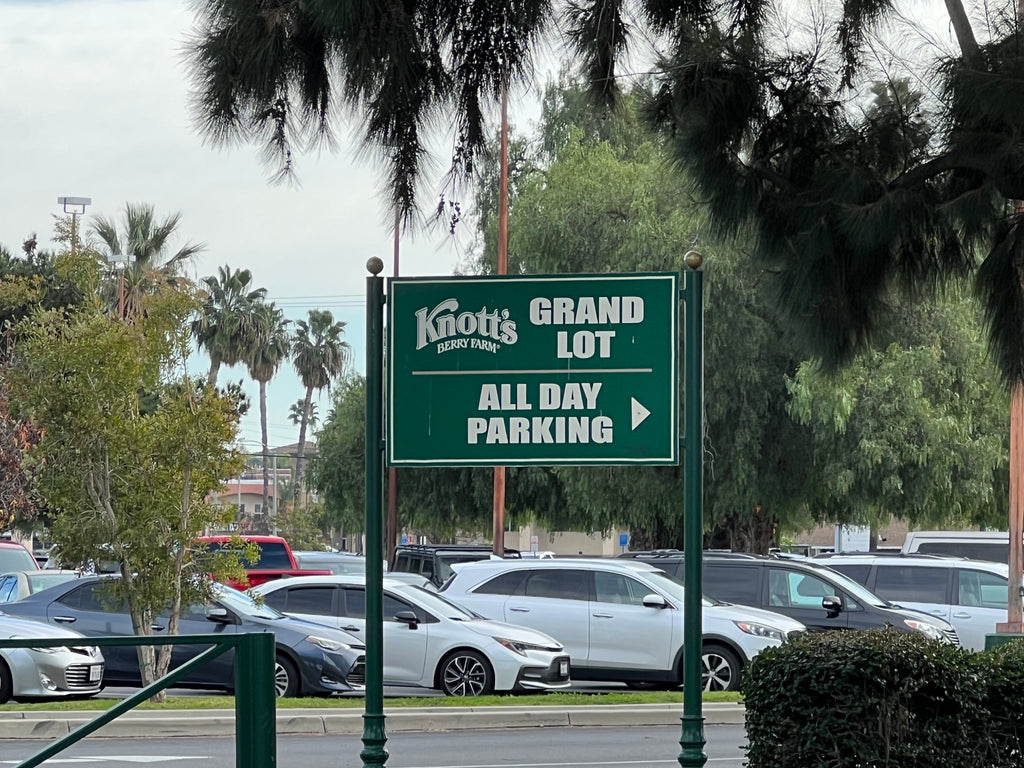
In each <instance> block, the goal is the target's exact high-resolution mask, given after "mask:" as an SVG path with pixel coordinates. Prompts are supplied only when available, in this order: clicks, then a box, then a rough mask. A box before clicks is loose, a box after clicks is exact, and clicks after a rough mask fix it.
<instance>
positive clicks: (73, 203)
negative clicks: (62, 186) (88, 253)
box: [57, 197, 92, 256]
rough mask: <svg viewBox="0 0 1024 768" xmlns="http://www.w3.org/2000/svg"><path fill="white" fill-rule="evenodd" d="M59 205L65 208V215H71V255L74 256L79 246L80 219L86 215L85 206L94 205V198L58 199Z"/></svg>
mask: <svg viewBox="0 0 1024 768" xmlns="http://www.w3.org/2000/svg"><path fill="white" fill-rule="evenodd" d="M57 204H58V205H62V206H64V213H70V214H71V255H72V256H74V255H75V252H76V251H77V246H78V217H79V216H84V215H85V206H87V205H92V198H91V197H58V198H57ZM79 209H81V210H79Z"/></svg>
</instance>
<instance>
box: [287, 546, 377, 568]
mask: <svg viewBox="0 0 1024 768" xmlns="http://www.w3.org/2000/svg"><path fill="white" fill-rule="evenodd" d="M292 554H293V555H294V556H295V561H296V562H297V563H298V564H299V568H301V569H303V570H311V569H312V570H318V571H330V572H331V573H366V558H365V557H363V556H362V555H356V554H352V553H350V552H313V551H299V550H293V551H292Z"/></svg>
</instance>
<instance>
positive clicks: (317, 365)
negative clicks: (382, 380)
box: [292, 309, 352, 501]
mask: <svg viewBox="0 0 1024 768" xmlns="http://www.w3.org/2000/svg"><path fill="white" fill-rule="evenodd" d="M308 317H309V320H308V322H307V321H306V320H299V321H298V323H296V327H295V333H294V334H293V336H292V365H293V366H294V367H295V372H296V373H297V374H298V375H299V380H300V381H301V382H302V386H304V387H305V388H306V396H305V398H304V399H303V401H302V421H300V422H299V445H298V456H297V457H296V459H295V497H294V498H295V499H296V501H297V500H298V499H299V495H300V492H301V488H302V470H303V464H304V461H303V460H304V458H305V454H306V429H307V427H308V426H309V417H310V413H311V411H312V406H313V393H314V392H319V391H320V390H323V389H328V390H330V387H331V382H333V381H336V380H337V379H339V378H340V377H341V376H342V375H343V374H344V373H345V370H346V368H347V367H348V364H349V359H350V356H351V353H352V349H351V347H350V346H349V344H348V342H347V341H345V340H344V339H342V336H343V335H344V333H345V323H344V322H342V321H341V320H338V321H335V319H334V315H333V314H331V312H329V311H327V310H326V309H311V310H309V315H308Z"/></svg>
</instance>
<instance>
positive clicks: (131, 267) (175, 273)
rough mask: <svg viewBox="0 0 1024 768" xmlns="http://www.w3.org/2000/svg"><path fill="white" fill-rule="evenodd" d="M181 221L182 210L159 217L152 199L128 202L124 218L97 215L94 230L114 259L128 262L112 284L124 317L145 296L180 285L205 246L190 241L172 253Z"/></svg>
mask: <svg viewBox="0 0 1024 768" xmlns="http://www.w3.org/2000/svg"><path fill="white" fill-rule="evenodd" d="M180 221H181V214H180V213H173V214H171V215H169V216H167V217H166V218H164V219H163V220H159V221H158V220H157V217H156V214H155V213H154V211H153V206H152V205H151V204H148V203H136V204H133V203H126V204H125V207H124V211H123V212H122V215H121V219H120V221H117V220H116V219H113V218H107V217H105V216H96V217H95V218H94V219H93V222H92V225H91V227H90V229H91V231H92V234H94V235H95V236H96V237H98V238H99V240H100V242H101V243H102V244H103V245H104V246H105V247H106V253H104V254H103V256H104V258H106V260H107V261H108V262H110V263H114V262H124V265H123V267H122V269H121V273H120V275H119V277H118V279H117V280H116V281H114V282H111V283H110V284H108V296H107V299H108V302H109V303H110V304H111V305H112V306H116V307H119V310H118V311H119V312H120V313H121V314H122V315H123V316H124V317H130V316H132V315H134V314H136V313H137V312H138V311H139V309H140V302H141V300H142V297H143V296H145V295H146V294H149V293H153V292H154V291H156V290H158V289H159V288H160V287H162V286H168V285H170V286H175V287H176V286H180V285H181V284H182V283H183V282H184V279H183V278H182V277H181V269H182V267H183V266H184V265H185V263H186V262H187V261H189V260H190V259H191V258H192V257H193V256H195V255H196V254H197V253H199V252H200V251H202V250H203V247H204V246H203V245H201V244H195V243H186V244H185V245H183V246H182V247H180V248H179V249H178V250H176V251H175V252H174V253H169V249H168V246H169V242H170V240H171V237H172V235H173V234H174V233H175V231H176V230H177V228H178V224H179V222H180Z"/></svg>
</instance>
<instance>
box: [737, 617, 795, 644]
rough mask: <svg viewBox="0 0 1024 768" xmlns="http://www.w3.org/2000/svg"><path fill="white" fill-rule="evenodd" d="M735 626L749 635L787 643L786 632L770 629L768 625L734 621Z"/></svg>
mask: <svg viewBox="0 0 1024 768" xmlns="http://www.w3.org/2000/svg"><path fill="white" fill-rule="evenodd" d="M733 624H735V625H736V626H737V627H739V628H740V630H741V631H742V632H746V633H747V634H748V635H753V636H754V637H763V638H765V639H766V640H778V641H779V642H780V643H784V642H786V633H785V632H783V631H782V630H781V629H776V628H775V627H769V626H768V625H767V624H753V623H751V622H749V621H734V622H733Z"/></svg>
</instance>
